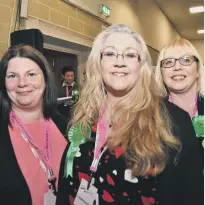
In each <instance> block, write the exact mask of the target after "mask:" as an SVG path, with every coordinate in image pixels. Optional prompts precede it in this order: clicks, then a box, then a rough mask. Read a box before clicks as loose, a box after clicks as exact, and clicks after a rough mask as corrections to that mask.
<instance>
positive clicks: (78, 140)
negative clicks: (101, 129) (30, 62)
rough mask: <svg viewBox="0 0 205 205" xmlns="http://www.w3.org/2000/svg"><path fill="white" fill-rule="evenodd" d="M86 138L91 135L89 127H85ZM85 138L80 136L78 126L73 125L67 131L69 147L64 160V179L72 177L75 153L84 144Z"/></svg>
mask: <svg viewBox="0 0 205 205" xmlns="http://www.w3.org/2000/svg"><path fill="white" fill-rule="evenodd" d="M87 133H88V136H90V135H91V127H90V126H89V125H88V126H87ZM85 139H86V138H85V136H84V135H83V134H82V132H81V129H80V125H79V124H76V125H73V126H72V127H71V128H70V129H69V131H68V140H69V141H70V146H69V149H68V152H67V154H66V159H65V168H64V177H68V176H69V175H70V176H71V177H73V160H74V158H75V156H76V153H77V152H78V150H79V147H80V145H81V144H83V143H85V141H86V140H85Z"/></svg>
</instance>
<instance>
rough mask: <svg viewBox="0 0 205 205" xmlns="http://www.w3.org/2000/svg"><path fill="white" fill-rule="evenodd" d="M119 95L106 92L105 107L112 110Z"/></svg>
mask: <svg viewBox="0 0 205 205" xmlns="http://www.w3.org/2000/svg"><path fill="white" fill-rule="evenodd" d="M120 98H121V97H118V96H114V95H112V94H111V93H107V108H108V110H112V109H113V107H114V106H115V105H116V104H117V103H118V102H119V100H120Z"/></svg>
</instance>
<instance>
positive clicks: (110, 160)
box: [56, 131, 158, 205]
mask: <svg viewBox="0 0 205 205" xmlns="http://www.w3.org/2000/svg"><path fill="white" fill-rule="evenodd" d="M95 136H96V133H95V132H93V131H92V134H91V137H93V139H95ZM94 147H95V142H94V141H89V142H86V143H85V144H81V145H80V147H79V149H78V152H77V153H76V155H75V158H74V161H73V170H74V171H73V177H71V176H68V177H67V178H63V179H62V180H61V184H60V185H59V192H60V193H63V194H60V195H59V196H58V200H57V203H56V205H65V204H66V205H68V204H70V205H73V203H74V200H75V197H76V194H77V191H78V188H79V185H80V182H81V179H82V178H84V179H86V180H87V181H88V180H89V177H90V171H89V170H90V166H91V164H92V161H93V156H94ZM156 183H157V181H156V178H154V177H152V176H151V175H147V176H145V177H135V178H132V176H131V170H130V169H129V164H126V162H125V160H124V157H123V151H122V149H121V148H120V147H116V148H115V149H114V152H113V153H110V152H109V150H106V151H105V152H104V154H103V155H102V157H101V158H100V162H99V165H98V168H97V172H96V173H94V174H93V175H92V179H91V184H93V185H94V186H95V187H97V188H98V196H99V204H100V205H106V204H107V205H108V204H113V205H121V204H122V205H134V204H135V205H156V204H158V201H157V194H156V193H157V192H156ZM62 189H64V191H62V192H61V190H62ZM65 190H67V192H65Z"/></svg>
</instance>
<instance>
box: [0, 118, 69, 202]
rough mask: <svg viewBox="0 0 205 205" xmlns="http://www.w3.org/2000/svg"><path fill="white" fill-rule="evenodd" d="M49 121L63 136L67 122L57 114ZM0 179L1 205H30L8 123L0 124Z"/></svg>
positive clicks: (29, 196) (28, 194) (27, 189)
mask: <svg viewBox="0 0 205 205" xmlns="http://www.w3.org/2000/svg"><path fill="white" fill-rule="evenodd" d="M51 119H52V120H53V121H54V123H55V124H56V126H57V127H58V129H59V130H60V131H61V133H62V134H63V135H65V133H66V127H67V121H66V120H65V119H64V118H63V117H62V116H60V115H57V114H54V115H52V117H51ZM0 178H1V179H0V204H1V205H32V200H31V194H30V192H29V188H28V185H27V183H26V180H25V178H24V176H23V174H22V172H21V170H20V167H19V165H18V162H17V159H16V156H15V152H14V149H13V146H12V142H11V139H10V136H9V130H8V122H1V124H0ZM39 186H40V185H39Z"/></svg>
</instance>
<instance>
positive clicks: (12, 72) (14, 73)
mask: <svg viewBox="0 0 205 205" xmlns="http://www.w3.org/2000/svg"><path fill="white" fill-rule="evenodd" d="M31 71H36V70H34V69H30V70H28V71H26V73H29V72H31ZM6 73H14V74H18V73H16V72H15V71H8V70H7V71H6Z"/></svg>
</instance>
